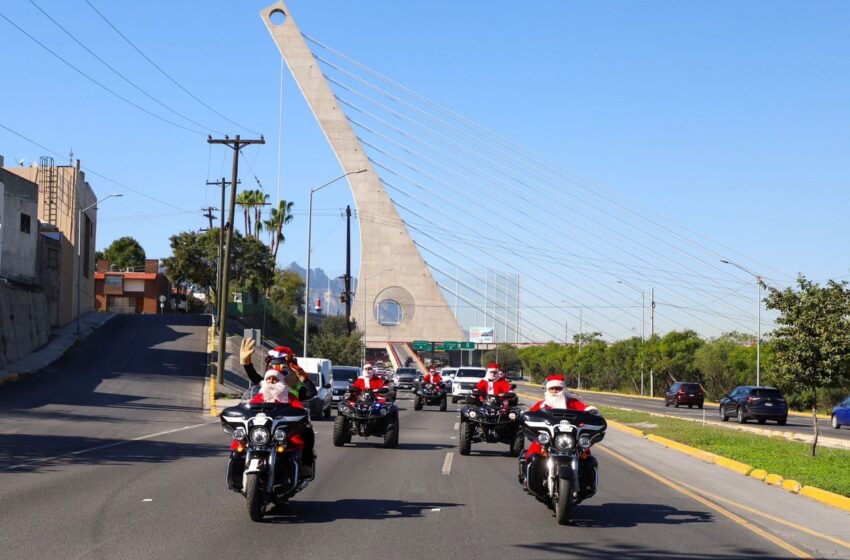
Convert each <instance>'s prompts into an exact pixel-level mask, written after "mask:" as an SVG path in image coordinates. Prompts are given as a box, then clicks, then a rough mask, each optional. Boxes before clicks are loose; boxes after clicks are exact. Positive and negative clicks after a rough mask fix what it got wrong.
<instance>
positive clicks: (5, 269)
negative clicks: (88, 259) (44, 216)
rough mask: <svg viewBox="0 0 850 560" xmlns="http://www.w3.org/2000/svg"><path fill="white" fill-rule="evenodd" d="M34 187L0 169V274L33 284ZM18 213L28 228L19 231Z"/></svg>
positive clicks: (36, 241)
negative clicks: (27, 221)
mask: <svg viewBox="0 0 850 560" xmlns="http://www.w3.org/2000/svg"><path fill="white" fill-rule="evenodd" d="M37 213H38V186H37V185H36V184H35V183H33V182H31V181H27V180H26V179H24V178H22V177H19V176H17V175H15V174H13V173H10V172H8V171H6V170H4V169H0V277H2V278H7V279H9V280H14V281H16V282H23V283H26V284H34V283H35V282H36V252H37V247H38V235H39V233H38V215H37ZM22 216H27V218H28V219H29V230H28V231H23V230H22V223H21V221H22V219H23V218H22Z"/></svg>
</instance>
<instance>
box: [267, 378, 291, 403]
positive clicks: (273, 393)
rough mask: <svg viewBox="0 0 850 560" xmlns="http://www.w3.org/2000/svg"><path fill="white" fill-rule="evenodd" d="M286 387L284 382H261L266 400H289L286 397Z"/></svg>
mask: <svg viewBox="0 0 850 560" xmlns="http://www.w3.org/2000/svg"><path fill="white" fill-rule="evenodd" d="M285 389H286V384H284V383H280V382H278V383H272V384H269V383H266V382H265V380H263V382H262V383H261V384H260V393H261V394H262V395H263V400H264V401H265V402H275V401H278V400H280V401H282V402H289V399H288V398H286V394H285V393H284V390H285Z"/></svg>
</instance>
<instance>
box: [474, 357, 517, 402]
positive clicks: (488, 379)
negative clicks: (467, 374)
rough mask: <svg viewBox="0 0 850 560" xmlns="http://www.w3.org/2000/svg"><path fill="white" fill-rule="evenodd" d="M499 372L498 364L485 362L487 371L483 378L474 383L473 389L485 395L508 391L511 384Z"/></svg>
mask: <svg viewBox="0 0 850 560" xmlns="http://www.w3.org/2000/svg"><path fill="white" fill-rule="evenodd" d="M499 373H500V372H499V364H487V373H485V374H484V379H482V380H481V381H479V382H478V384H477V385H475V389H476V390H477V391H479V392H481V393H483V394H485V395H501V394H502V393H510V392H511V384H510V383H508V380H507V379H505V378H504V375H501V376H500V375H499Z"/></svg>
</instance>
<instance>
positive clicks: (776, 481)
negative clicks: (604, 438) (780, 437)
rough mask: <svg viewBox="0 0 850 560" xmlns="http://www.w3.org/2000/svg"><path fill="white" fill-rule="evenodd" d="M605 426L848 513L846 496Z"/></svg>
mask: <svg viewBox="0 0 850 560" xmlns="http://www.w3.org/2000/svg"><path fill="white" fill-rule="evenodd" d="M608 425H609V426H611V427H612V428H614V429H616V430H619V431H621V432H624V433H627V434H630V435H633V436H637V437H641V438H644V439H647V440H649V441H652V442H654V443H657V444H659V445H663V446H665V447H668V448H670V449H673V450H675V451H678V452H680V453H684V454H686V455H690V456H692V457H695V458H697V459H700V460H702V461H705V462H707V463H712V464H715V465H717V466H719V467H723V468H725V469H729V470H731V471H734V472H737V473H739V474H742V475H744V476H750V477H751V478H754V479H756V480H761V481H762V482H764V483H766V484H769V485H771V486H776V487H778V488H782V489H783V490H785V491H787V492H790V493H791V494H797V495H799V496H805V497H807V498H809V499H810V500H814V501H816V502H820V503H822V504H824V505H827V506H830V507H833V508H835V509H839V510H842V511H846V512H850V498H848V497H847V496H842V495H840V494H836V493H834V492H830V491H828V490H823V489H821V488H817V487H815V486H801V484H800V483H799V482H797V481H796V480H790V479H789V480H786V479H785V478H784V477H783V476H782V475H778V474H771V473H768V472H767V471H766V470H764V469H754V468H753V467H752V466H750V465H746V464H744V463H741V462H738V461H735V460H733V459H728V458H726V457H721V456H720V455H716V454H714V453H710V452H708V451H703V450H702V449H697V448H696V447H691V446H689V445H685V444H683V443H679V442H677V441H673V440H671V439H667V438H665V437H661V436H656V435H654V434H648V435H647V434H645V433H644V432H642V431H641V430H638V429H635V428H632V427H631V426H627V425H625V424H621V423H620V422H616V421H614V420H609V421H608Z"/></svg>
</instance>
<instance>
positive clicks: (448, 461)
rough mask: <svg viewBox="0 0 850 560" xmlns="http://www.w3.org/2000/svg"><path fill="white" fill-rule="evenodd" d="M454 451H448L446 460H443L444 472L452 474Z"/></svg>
mask: <svg viewBox="0 0 850 560" xmlns="http://www.w3.org/2000/svg"><path fill="white" fill-rule="evenodd" d="M454 456H455V454H454V453H451V452H450V453H446V460H445V461H443V474H452V457H454Z"/></svg>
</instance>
